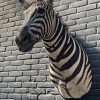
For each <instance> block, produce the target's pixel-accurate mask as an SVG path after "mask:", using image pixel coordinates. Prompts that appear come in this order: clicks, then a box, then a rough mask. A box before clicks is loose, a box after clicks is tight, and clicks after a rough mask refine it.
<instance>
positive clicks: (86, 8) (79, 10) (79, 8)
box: [77, 4, 96, 12]
mask: <svg viewBox="0 0 100 100" xmlns="http://www.w3.org/2000/svg"><path fill="white" fill-rule="evenodd" d="M92 9H96V4H88V5H86V6H82V7H78V8H77V12H83V11H87V10H92Z"/></svg>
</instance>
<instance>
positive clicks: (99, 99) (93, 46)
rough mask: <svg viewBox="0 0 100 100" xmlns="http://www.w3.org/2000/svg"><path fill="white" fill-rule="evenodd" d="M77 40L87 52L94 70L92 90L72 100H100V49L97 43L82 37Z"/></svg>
mask: <svg viewBox="0 0 100 100" xmlns="http://www.w3.org/2000/svg"><path fill="white" fill-rule="evenodd" d="M75 39H76V40H77V41H78V42H79V43H80V44H81V45H82V47H83V48H84V50H85V51H86V52H87V54H88V56H89V60H90V64H91V68H92V75H93V78H92V82H93V84H92V88H91V90H90V92H89V93H88V94H86V95H85V96H83V97H82V98H80V99H71V100H100V47H97V43H96V42H91V43H90V42H89V41H87V42H86V41H85V40H84V39H82V38H81V37H75Z"/></svg>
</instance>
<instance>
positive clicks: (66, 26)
mask: <svg viewBox="0 0 100 100" xmlns="http://www.w3.org/2000/svg"><path fill="white" fill-rule="evenodd" d="M56 15H57V17H58V18H59V19H60V22H61V23H62V24H63V26H64V28H65V30H66V31H68V25H67V24H66V23H64V21H63V20H62V17H61V16H59V13H58V12H57V13H56Z"/></svg>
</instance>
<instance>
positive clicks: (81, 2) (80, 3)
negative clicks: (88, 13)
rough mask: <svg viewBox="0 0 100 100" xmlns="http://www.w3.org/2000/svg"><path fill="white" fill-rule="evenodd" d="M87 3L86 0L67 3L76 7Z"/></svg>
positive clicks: (70, 6) (71, 6)
mask: <svg viewBox="0 0 100 100" xmlns="http://www.w3.org/2000/svg"><path fill="white" fill-rule="evenodd" d="M86 4H87V0H82V1H80V0H78V1H77V2H73V3H71V4H70V5H69V8H77V7H81V6H84V5H86Z"/></svg>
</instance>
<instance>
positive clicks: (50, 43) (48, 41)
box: [43, 18, 65, 52]
mask: <svg viewBox="0 0 100 100" xmlns="http://www.w3.org/2000/svg"><path fill="white" fill-rule="evenodd" d="M55 22H56V24H55V26H56V27H55V29H53V30H54V32H53V33H51V34H48V36H47V37H46V38H45V39H43V43H44V45H45V47H46V49H47V51H49V52H53V51H54V50H55V49H56V47H57V45H58V44H59V42H61V40H62V37H64V36H65V28H64V25H63V24H62V23H61V20H60V19H59V18H56V21H55Z"/></svg>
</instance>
